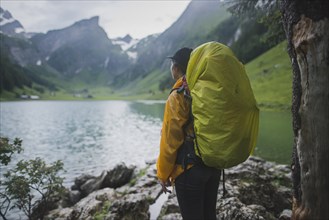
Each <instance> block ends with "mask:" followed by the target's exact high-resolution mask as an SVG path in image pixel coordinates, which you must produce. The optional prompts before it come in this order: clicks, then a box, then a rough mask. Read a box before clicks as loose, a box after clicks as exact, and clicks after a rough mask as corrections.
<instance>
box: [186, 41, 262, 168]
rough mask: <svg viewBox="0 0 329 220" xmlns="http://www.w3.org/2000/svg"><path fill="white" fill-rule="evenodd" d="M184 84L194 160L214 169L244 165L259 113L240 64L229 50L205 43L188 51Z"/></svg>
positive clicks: (251, 146) (215, 43)
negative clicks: (200, 160)
mask: <svg viewBox="0 0 329 220" xmlns="http://www.w3.org/2000/svg"><path fill="white" fill-rule="evenodd" d="M186 81H187V84H188V88H189V90H190V91H189V92H190V95H191V97H192V107H191V108H192V115H193V119H194V132H195V141H194V150H195V153H196V154H197V156H199V157H200V158H201V159H202V161H203V163H204V164H205V165H207V166H210V167H215V168H217V169H225V168H230V167H233V166H236V165H238V164H240V163H242V162H244V161H245V160H246V159H247V158H248V157H249V156H250V155H251V154H252V152H253V149H254V147H255V145H256V140H257V136H258V125H259V109H258V107H257V103H256V100H255V97H254V94H253V91H252V88H251V86H250V82H249V79H248V76H247V74H246V72H245V69H244V66H243V64H242V63H241V62H240V61H239V60H238V59H237V58H236V57H235V55H234V54H233V52H232V51H231V50H230V49H229V48H228V47H227V46H225V45H223V44H220V43H218V42H208V43H205V44H202V45H200V46H199V47H197V48H196V49H194V50H193V51H192V53H191V56H190V60H189V63H188V66H187V71H186Z"/></svg>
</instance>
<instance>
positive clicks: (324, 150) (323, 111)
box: [280, 0, 329, 220]
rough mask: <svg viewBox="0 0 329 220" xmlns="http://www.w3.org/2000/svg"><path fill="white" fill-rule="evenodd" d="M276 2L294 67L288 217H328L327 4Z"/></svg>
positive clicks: (298, 0) (295, 0)
mask: <svg viewBox="0 0 329 220" xmlns="http://www.w3.org/2000/svg"><path fill="white" fill-rule="evenodd" d="M280 3H281V4H280V7H281V12H282V19H283V24H284V28H285V31H286V35H287V40H288V53H289V55H290V58H291V62H292V67H293V97H292V115H293V130H294V146H293V159H292V179H293V187H294V200H293V201H294V202H293V203H294V204H293V208H292V211H293V216H292V219H319V220H320V219H321V220H322V219H329V201H328V200H329V193H328V192H329V185H328V180H329V168H328V167H329V166H328V165H329V164H328V163H329V129H328V127H329V20H328V19H329V15H328V14H329V1H328V0H322V1H320V0H318V1H314V0H281V2H280Z"/></svg>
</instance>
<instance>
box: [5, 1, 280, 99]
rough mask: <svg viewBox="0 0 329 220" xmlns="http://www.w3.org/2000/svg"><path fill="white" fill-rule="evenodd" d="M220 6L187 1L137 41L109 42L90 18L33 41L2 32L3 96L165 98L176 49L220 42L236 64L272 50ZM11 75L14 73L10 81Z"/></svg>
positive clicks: (258, 29)
mask: <svg viewBox="0 0 329 220" xmlns="http://www.w3.org/2000/svg"><path fill="white" fill-rule="evenodd" d="M227 7H228V6H227V5H226V4H225V3H223V2H220V1H197V0H192V1H191V2H190V4H189V5H188V6H187V8H186V10H185V11H184V12H183V13H182V14H181V16H180V17H179V18H178V19H177V21H176V22H174V23H173V24H172V25H171V26H170V27H169V28H168V29H167V30H165V31H164V32H163V33H157V34H153V35H149V36H147V37H145V38H143V39H133V38H132V37H131V36H130V35H126V36H124V37H119V38H115V39H111V38H109V37H108V36H107V35H106V33H105V31H104V30H103V28H102V27H101V26H99V17H97V16H96V17H92V18H89V19H84V20H81V21H78V22H76V23H74V24H72V25H70V26H68V27H66V28H63V29H59V30H50V31H48V32H47V33H45V34H43V33H37V34H34V35H33V36H31V35H30V36H27V34H26V33H25V32H24V33H25V34H24V35H20V36H18V35H12V34H10V33H9V31H6V32H5V31H3V30H4V29H3V28H2V27H3V26H1V33H0V37H1V42H2V44H1V55H2V56H1V57H6V59H2V61H1V62H3V63H4V65H2V66H5V67H6V68H7V70H8V71H7V72H6V74H3V72H1V74H2V77H5V78H6V79H8V80H7V81H6V82H12V83H11V85H13V86H11V87H10V88H11V89H10V91H9V92H12V93H13V92H14V93H18V94H21V93H24V92H26V91H30V92H38V91H42V90H44V91H47V90H50V91H51V93H52V91H57V92H56V94H61V95H60V96H59V95H58V96H57V97H50V96H49V95H47V94H46V93H43V94H41V93H37V94H38V95H42V96H43V97H44V98H46V99H49V98H51V99H52V98H54V99H56V98H64V99H65V98H70V99H71V98H72V95H73V96H75V94H77V93H78V94H80V93H81V91H88V93H89V94H91V96H93V97H94V98H99V99H109V98H115V99H122V98H126V97H132V96H134V97H136V96H138V97H139V98H151V99H157V98H165V97H166V96H167V95H166V93H163V92H164V91H165V90H167V89H169V88H170V87H171V86H172V83H173V81H172V79H171V76H170V73H169V65H170V62H169V61H168V59H166V57H167V56H168V55H172V54H173V53H174V52H175V51H176V50H177V49H179V48H181V47H192V48H195V47H197V46H198V45H200V44H202V43H205V42H208V41H219V42H221V43H224V44H227V45H229V46H230V47H231V48H232V50H233V52H234V53H235V54H236V55H237V57H238V58H239V59H240V60H241V61H242V62H243V63H248V62H250V61H252V60H253V59H254V58H256V57H257V56H260V55H261V54H262V53H264V52H266V51H267V50H268V49H270V48H271V46H270V45H268V44H266V43H264V42H263V41H262V37H263V36H264V34H265V33H266V31H267V27H265V26H263V25H262V24H259V23H257V22H256V21H255V20H252V19H249V18H246V17H239V18H238V17H234V16H232V15H231V14H230V13H229V12H227ZM4 12H5V11H4V10H2V14H1V18H2V20H1V22H2V24H10V22H5V20H4V18H5V17H6V19H7V20H8V19H9V20H11V21H14V20H15V19H14V18H12V17H11V16H9V15H6V16H5V15H4V14H5V13H4ZM8 13H9V12H8ZM7 20H6V21H7ZM13 27H14V26H13ZM12 30H15V29H14V28H12ZM11 33H12V32H11ZM3 54H4V55H5V56H3ZM13 69H14V70H15V71H11V70H13ZM265 71H266V70H265ZM11 72H15V74H12V76H10V73H11ZM14 75H15V76H14ZM16 76H17V77H16ZM15 78H19V79H21V80H19V82H20V83H16V84H15V83H13V82H15V80H14V79H15ZM278 80H279V79H278ZM15 86H16V88H19V89H15ZM36 88H38V89H36ZM7 89H8V88H7ZM262 102H263V101H262ZM264 103H267V101H264ZM264 105H267V104H264Z"/></svg>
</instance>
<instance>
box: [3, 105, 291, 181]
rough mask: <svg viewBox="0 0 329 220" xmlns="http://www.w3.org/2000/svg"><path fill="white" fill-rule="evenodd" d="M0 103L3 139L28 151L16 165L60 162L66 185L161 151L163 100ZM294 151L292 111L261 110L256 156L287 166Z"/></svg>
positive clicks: (139, 164)
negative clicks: (36, 160) (17, 141)
mask: <svg viewBox="0 0 329 220" xmlns="http://www.w3.org/2000/svg"><path fill="white" fill-rule="evenodd" d="M0 105H1V109H0V111H1V116H0V117H1V118H0V119H1V120H0V127H1V130H0V135H1V136H6V137H9V138H15V137H19V138H21V139H23V147H24V149H25V150H24V152H23V153H21V154H19V155H16V156H15V157H14V161H13V163H14V162H15V161H18V160H20V159H33V158H35V157H41V158H43V159H44V160H45V161H46V162H47V163H51V162H53V161H55V160H62V161H63V162H64V167H65V170H66V173H64V174H62V175H63V176H64V177H65V185H66V186H71V185H72V184H73V180H74V178H75V177H77V176H79V175H81V174H82V173H89V174H93V175H99V174H100V173H101V171H103V170H106V169H110V168H111V167H113V166H114V165H116V164H118V163H120V162H125V163H126V164H127V165H131V164H132V165H137V166H144V164H145V161H146V160H153V159H155V158H156V157H157V155H158V152H159V138H160V130H161V124H162V118H163V110H164V102H163V101H30V102H26V101H22V102H1V103H0ZM291 148H292V131H291V117H290V114H289V112H262V113H261V120H260V133H259V138H258V143H257V147H256V150H255V155H258V156H261V157H264V158H265V159H268V160H272V161H277V162H280V163H286V164H289V163H290V157H291ZM13 163H12V164H13ZM4 170H5V168H4V167H2V171H4Z"/></svg>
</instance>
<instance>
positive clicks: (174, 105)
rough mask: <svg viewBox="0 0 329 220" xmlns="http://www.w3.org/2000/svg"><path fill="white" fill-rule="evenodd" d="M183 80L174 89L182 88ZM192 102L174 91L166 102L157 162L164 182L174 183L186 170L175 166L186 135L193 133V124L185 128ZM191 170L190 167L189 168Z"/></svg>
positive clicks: (159, 175)
mask: <svg viewBox="0 0 329 220" xmlns="http://www.w3.org/2000/svg"><path fill="white" fill-rule="evenodd" d="M182 84H183V80H182V78H180V79H178V80H177V81H176V83H175V85H174V86H173V89H177V88H179V87H181V86H182ZM190 105H191V102H190V101H189V100H188V99H186V98H185V97H184V93H183V92H182V93H178V92H176V91H173V92H172V93H171V94H170V95H169V97H168V99H167V102H166V106H165V111H164V118H163V124H162V130H161V140H160V154H159V157H158V160H157V176H158V178H159V179H160V180H162V181H168V180H169V181H171V182H172V183H173V182H174V180H175V178H176V177H177V176H178V175H179V174H181V173H182V172H183V171H184V170H183V168H182V166H181V165H177V164H175V162H176V157H177V150H178V149H179V147H180V146H181V145H182V144H183V142H184V138H185V134H186V133H187V134H191V133H192V132H193V123H191V124H190V125H189V126H187V129H186V131H184V129H183V127H184V125H185V124H186V123H187V122H188V120H189V116H190V109H191V108H190ZM188 168H189V167H188Z"/></svg>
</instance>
